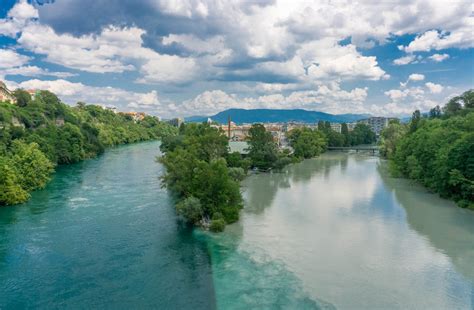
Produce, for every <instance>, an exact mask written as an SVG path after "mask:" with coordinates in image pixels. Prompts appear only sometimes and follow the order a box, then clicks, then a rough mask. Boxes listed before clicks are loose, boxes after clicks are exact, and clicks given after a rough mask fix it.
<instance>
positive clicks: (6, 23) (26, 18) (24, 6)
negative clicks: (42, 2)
mask: <svg viewBox="0 0 474 310" xmlns="http://www.w3.org/2000/svg"><path fill="white" fill-rule="evenodd" d="M36 18H38V11H37V10H36V9H35V8H34V7H33V6H32V5H30V4H28V3H27V1H26V0H20V1H19V2H18V3H16V4H15V5H14V6H13V7H12V8H11V10H10V11H8V14H7V17H6V18H5V19H0V35H5V36H8V37H15V36H16V34H17V33H19V32H20V31H21V30H22V29H23V28H24V27H25V26H26V25H27V24H28V23H29V22H30V21H31V19H36Z"/></svg>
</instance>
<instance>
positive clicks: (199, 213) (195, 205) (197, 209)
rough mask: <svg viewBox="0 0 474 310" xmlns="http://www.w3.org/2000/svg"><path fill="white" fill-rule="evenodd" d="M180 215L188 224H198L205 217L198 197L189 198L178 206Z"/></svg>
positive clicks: (177, 209)
mask: <svg viewBox="0 0 474 310" xmlns="http://www.w3.org/2000/svg"><path fill="white" fill-rule="evenodd" d="M176 211H177V213H178V215H180V216H182V217H183V218H184V219H185V220H186V221H187V222H189V223H191V224H197V223H198V222H199V221H200V220H201V219H202V217H203V216H204V211H203V209H202V205H201V202H200V201H199V199H197V198H196V197H193V196H190V197H187V198H185V199H183V200H181V201H180V202H178V203H177V204H176Z"/></svg>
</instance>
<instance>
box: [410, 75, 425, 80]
mask: <svg viewBox="0 0 474 310" xmlns="http://www.w3.org/2000/svg"><path fill="white" fill-rule="evenodd" d="M424 79H425V76H424V75H423V74H419V73H413V74H410V76H409V77H408V81H423V80H424Z"/></svg>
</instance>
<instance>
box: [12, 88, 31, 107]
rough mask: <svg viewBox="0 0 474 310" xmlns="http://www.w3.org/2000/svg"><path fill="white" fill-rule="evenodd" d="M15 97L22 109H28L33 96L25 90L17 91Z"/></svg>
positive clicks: (19, 89)
mask: <svg viewBox="0 0 474 310" xmlns="http://www.w3.org/2000/svg"><path fill="white" fill-rule="evenodd" d="M13 96H14V97H15V99H16V104H17V105H18V106H20V107H26V106H27V105H28V104H29V103H30V102H31V95H30V94H29V93H28V92H27V91H26V90H24V89H21V88H18V89H16V90H15V91H14V92H13Z"/></svg>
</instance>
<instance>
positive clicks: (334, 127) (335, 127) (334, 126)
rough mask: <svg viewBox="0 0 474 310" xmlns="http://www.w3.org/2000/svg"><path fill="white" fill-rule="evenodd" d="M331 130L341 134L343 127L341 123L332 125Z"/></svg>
mask: <svg viewBox="0 0 474 310" xmlns="http://www.w3.org/2000/svg"><path fill="white" fill-rule="evenodd" d="M331 129H332V130H333V131H335V132H338V133H341V129H342V125H341V124H340V123H331Z"/></svg>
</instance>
